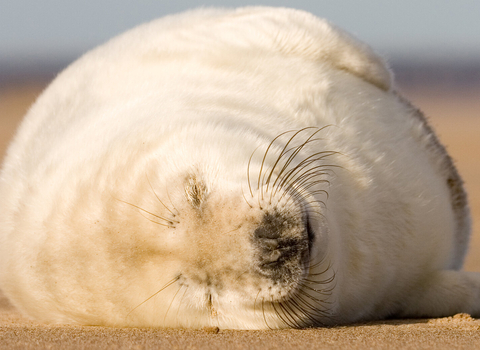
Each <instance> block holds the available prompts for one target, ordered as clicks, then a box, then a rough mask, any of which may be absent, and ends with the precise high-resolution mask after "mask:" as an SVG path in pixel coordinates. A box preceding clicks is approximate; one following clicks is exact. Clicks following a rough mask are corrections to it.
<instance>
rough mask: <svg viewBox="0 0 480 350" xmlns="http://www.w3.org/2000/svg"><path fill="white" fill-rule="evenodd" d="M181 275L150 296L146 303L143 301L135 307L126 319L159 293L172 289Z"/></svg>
mask: <svg viewBox="0 0 480 350" xmlns="http://www.w3.org/2000/svg"><path fill="white" fill-rule="evenodd" d="M180 277H181V275H178V276H177V277H175V278H173V279H172V280H170V281H169V282H167V283H166V284H165V285H164V286H163V287H162V288H160V289H159V290H158V291H156V292H155V293H153V294H152V295H151V296H149V297H148V298H147V299H145V300H144V301H142V302H141V303H140V304H138V305H137V306H135V307H134V308H133V309H132V310H131V311H130V312H129V313H128V314H127V316H126V317H128V316H129V315H130V314H131V313H132V312H134V311H135V310H136V309H138V308H139V307H140V306H142V305H143V304H145V303H146V302H147V301H149V300H150V299H152V298H153V297H154V296H155V295H157V294H158V293H160V292H162V291H164V290H165V289H166V288H168V287H170V286H171V285H172V284H174V283H175V282H177V281H178V280H179V279H180Z"/></svg>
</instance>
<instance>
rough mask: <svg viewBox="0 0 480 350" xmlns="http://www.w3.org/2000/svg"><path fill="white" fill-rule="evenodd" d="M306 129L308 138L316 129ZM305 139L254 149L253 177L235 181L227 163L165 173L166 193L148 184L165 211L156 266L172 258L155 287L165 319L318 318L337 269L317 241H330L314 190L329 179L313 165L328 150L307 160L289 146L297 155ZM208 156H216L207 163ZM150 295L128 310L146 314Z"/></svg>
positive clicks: (226, 323)
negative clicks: (328, 268) (330, 267)
mask: <svg viewBox="0 0 480 350" xmlns="http://www.w3.org/2000/svg"><path fill="white" fill-rule="evenodd" d="M304 134H307V139H308V136H311V134H312V132H304ZM287 140H288V138H287ZM290 141H291V140H290ZM306 142H308V141H305V138H304V139H303V141H302V142H301V143H299V144H298V140H297V141H296V143H297V144H296V145H295V142H291V143H290V145H287V146H286V143H285V142H283V143H281V142H280V141H279V140H276V143H278V145H277V144H275V145H273V144H272V145H270V147H268V150H267V151H265V152H268V153H269V154H267V153H265V154H261V153H259V154H258V156H257V158H255V155H254V156H252V157H250V162H249V164H248V166H247V168H249V171H250V173H251V174H250V178H249V179H247V180H246V182H248V183H249V184H248V185H246V183H245V181H244V182H243V183H242V182H241V181H240V182H239V183H237V182H235V181H231V178H232V177H231V176H229V173H228V169H224V171H219V172H217V173H216V174H214V173H213V172H211V171H210V172H207V171H205V170H204V169H202V166H200V165H198V166H196V167H194V168H193V169H192V168H191V169H190V170H189V171H186V172H184V174H185V175H184V176H183V177H178V176H177V177H176V179H174V178H170V179H167V181H166V183H168V184H169V188H168V189H167V188H165V190H164V191H160V190H159V189H158V187H157V186H155V185H154V186H153V187H156V189H154V188H153V187H152V188H151V190H152V191H151V192H154V193H155V196H154V197H155V198H156V199H157V202H158V203H157V208H158V210H157V211H156V212H161V215H159V216H158V217H156V218H153V219H155V220H157V221H158V220H163V221H162V222H161V223H162V224H163V226H166V227H163V228H162V229H161V230H162V233H161V236H162V240H161V241H160V243H161V254H162V256H161V259H162V260H161V261H160V262H159V263H158V265H157V266H153V268H155V269H157V270H158V269H159V268H160V269H161V268H162V266H175V268H168V274H167V275H165V276H163V275H162V276H161V277H162V278H161V280H164V281H166V283H165V284H164V286H160V288H158V291H160V292H159V293H158V295H157V293H155V298H160V299H164V300H165V301H166V302H165V303H164V305H166V306H165V308H164V309H165V310H163V311H162V310H157V311H158V312H159V313H160V314H164V319H165V320H168V322H169V323H175V322H176V320H175V319H178V320H182V322H184V320H189V319H190V322H191V323H190V324H189V325H192V326H197V325H203V326H205V325H220V326H222V327H227V328H228V327H233V326H235V327H237V326H238V324H242V322H243V324H244V325H249V326H248V327H251V326H252V325H253V324H254V325H255V327H257V328H268V327H271V328H278V327H285V326H289V327H301V326H305V325H312V324H320V323H321V322H322V321H321V320H320V317H319V314H318V310H323V309H324V306H325V305H319V303H321V302H322V300H324V299H325V298H326V295H327V294H328V288H327V287H324V286H319V285H320V284H322V283H323V284H325V283H326V282H325V281H327V280H328V279H329V278H330V277H331V276H330V275H328V274H323V273H320V272H321V271H320V270H321V269H323V270H325V267H324V266H323V265H322V266H320V265H321V263H322V264H323V263H325V261H324V257H323V255H322V254H319V250H320V249H319V247H318V246H322V245H325V244H326V241H325V239H323V236H322V232H319V231H320V227H321V225H319V220H320V219H321V215H319V213H318V211H319V210H320V209H319V208H314V207H313V205H314V204H312V202H313V200H312V198H313V196H312V194H311V193H312V191H313V190H314V189H316V190H318V186H322V185H324V181H323V180H320V178H321V177H322V174H323V172H318V171H317V168H321V169H323V167H322V166H321V165H320V164H319V163H318V160H319V159H317V158H318V157H324V154H323V153H321V154H320V155H316V156H315V154H314V156H313V157H310V158H308V157H307V156H305V155H303V154H302V158H301V159H303V160H305V159H307V161H306V162H305V161H301V160H300V161H296V160H295V159H294V158H295V157H291V154H292V153H293V154H294V155H296V154H300V152H301V151H302V149H303V148H305V145H306ZM292 147H293V148H292ZM189 154H191V153H189ZM285 154H287V155H288V156H285ZM193 158H195V156H193ZM223 158H225V157H224V156H223ZM176 159H177V162H178V157H177V158H176ZM212 159H213V160H212ZM246 160H247V161H248V157H247V158H246ZM209 161H210V162H215V156H212V157H211V159H209V160H205V161H204V166H203V168H205V163H208V162H209ZM255 162H257V163H258V164H256V165H255ZM302 162H303V163H302ZM185 163H186V164H189V163H190V161H186V162H185ZM212 167H213V166H211V167H210V169H211V168H212ZM217 167H219V165H218V164H217ZM245 173H246V172H245ZM254 174H255V175H254ZM253 178H255V179H256V180H257V181H256V182H257V183H256V184H253V180H252V179H253ZM258 179H259V180H258ZM305 179H307V181H305ZM308 179H310V180H308ZM160 189H161V187H160ZM308 190H310V191H308ZM318 191H319V193H320V190H318ZM321 195H324V193H323V192H321ZM315 203H317V202H315ZM145 212H146V211H145ZM149 268H152V266H151V265H149ZM327 275H328V276H327ZM327 282H331V281H327ZM152 294H153V293H152ZM144 301H145V303H144V304H145V305H143V302H142V307H141V308H138V310H134V311H133V312H132V316H133V314H134V313H137V312H148V311H147V309H148V308H149V306H148V305H149V300H144ZM167 307H168V308H167ZM239 310H242V311H241V312H240V311H239ZM179 315H180V316H179ZM193 315H196V316H193ZM233 319H234V320H235V321H231V320H233ZM242 319H243V320H242ZM184 325H185V324H184Z"/></svg>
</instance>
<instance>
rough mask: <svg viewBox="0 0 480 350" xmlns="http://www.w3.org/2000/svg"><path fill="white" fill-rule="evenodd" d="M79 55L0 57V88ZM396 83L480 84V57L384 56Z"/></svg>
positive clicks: (36, 78) (32, 79)
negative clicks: (47, 57) (5, 58)
mask: <svg viewBox="0 0 480 350" xmlns="http://www.w3.org/2000/svg"><path fill="white" fill-rule="evenodd" d="M77 58H78V55H75V56H74V55H70V56H64V57H56V58H52V59H45V58H42V59H38V58H37V57H22V58H18V59H13V58H12V59H8V60H0V89H3V88H6V87H8V86H12V85H22V84H27V83H39V84H46V83H48V82H50V81H51V80H53V79H54V78H55V77H56V76H57V75H58V74H59V73H60V72H61V71H62V70H63V69H65V68H66V67H67V66H68V65H70V64H71V63H73V62H74V61H75V60H76V59H77ZM387 62H388V64H389V66H390V67H391V69H392V71H393V72H394V75H395V79H396V81H397V83H398V85H400V86H403V87H407V88H408V87H423V86H435V87H436V88H440V89H442V88H444V89H451V88H454V89H463V88H465V89H470V88H480V61H479V60H476V59H474V58H465V59H459V60H451V59H441V58H439V59H433V60H432V59H419V58H413V57H412V58H405V57H404V58H400V57H395V58H390V59H387Z"/></svg>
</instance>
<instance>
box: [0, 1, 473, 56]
mask: <svg viewBox="0 0 480 350" xmlns="http://www.w3.org/2000/svg"><path fill="white" fill-rule="evenodd" d="M252 4H263V5H271V6H288V7H296V8H300V9H305V10H307V11H310V12H312V13H314V14H316V15H318V16H320V17H325V18H327V19H328V20H330V21H331V22H333V23H335V24H337V25H339V26H341V27H343V28H345V29H347V30H348V31H350V32H352V33H354V34H355V35H356V36H358V37H360V38H361V39H362V40H364V41H366V42H368V43H369V44H370V45H372V46H373V47H374V48H375V49H376V50H377V51H379V52H381V53H383V54H386V55H387V56H390V57H391V58H393V57H398V56H402V58H403V57H412V58H414V59H415V58H418V57H420V56H422V57H426V58H429V59H444V58H448V59H457V58H458V57H466V58H469V59H478V60H480V1H479V0H397V1H393V0H337V1H334V0H329V1H323V0H296V1H288V0H257V1H249V0H244V1H241V0H223V1H220V0H204V1H194V0H174V1H159V0H157V1H135V0H83V1H82V0H75V1H74V0H0V61H1V60H12V59H13V60H15V59H20V58H26V57H28V58H29V59H35V58H39V59H49V58H55V57H59V56H60V57H61V56H67V57H70V56H77V55H79V54H80V53H81V52H84V51H86V50H88V49H89V48H92V47H94V46H96V45H98V44H100V43H102V42H104V41H105V40H107V39H109V38H110V37H112V36H114V35H116V34H119V33H121V32H122V31H125V30H126V29H129V28H131V27H133V26H135V25H137V24H140V23H143V22H146V21H149V20H151V19H154V18H157V17H161V16H163V15H166V14H170V13H175V12H179V11H182V10H185V9H188V8H194V7H199V6H225V7H236V6H243V5H252Z"/></svg>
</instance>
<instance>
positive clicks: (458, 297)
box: [398, 270, 480, 317]
mask: <svg viewBox="0 0 480 350" xmlns="http://www.w3.org/2000/svg"><path fill="white" fill-rule="evenodd" d="M457 313H468V314H470V315H472V316H473V317H480V273H478V272H467V271H452V270H447V271H438V272H437V273H435V274H433V275H432V276H430V278H428V279H426V280H424V281H423V283H421V284H419V285H418V286H417V288H416V291H415V292H414V293H412V297H411V298H409V299H408V300H405V305H403V310H401V312H400V313H399V315H398V316H401V317H444V316H451V315H454V314H457Z"/></svg>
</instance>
